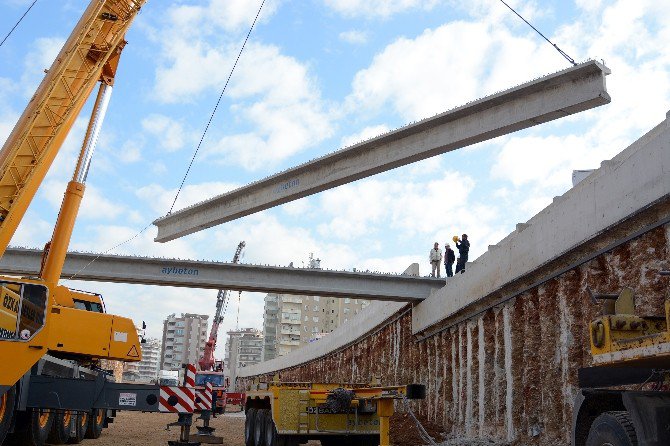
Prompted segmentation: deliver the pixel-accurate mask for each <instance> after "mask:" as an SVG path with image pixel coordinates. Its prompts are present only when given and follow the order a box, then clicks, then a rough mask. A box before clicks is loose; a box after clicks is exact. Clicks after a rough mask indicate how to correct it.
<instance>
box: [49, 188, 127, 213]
mask: <svg viewBox="0 0 670 446" xmlns="http://www.w3.org/2000/svg"><path fill="white" fill-rule="evenodd" d="M66 188H67V183H66V182H64V181H58V180H49V181H45V182H44V184H43V185H42V187H41V188H40V190H41V191H42V195H43V196H44V197H45V198H46V199H47V201H48V202H49V204H51V206H52V207H53V208H54V209H60V206H61V203H62V201H63V194H64V193H65V189H66ZM125 210H126V208H125V206H124V205H122V204H119V203H115V202H113V201H111V200H109V199H108V198H106V197H104V196H103V195H102V193H101V192H100V190H99V189H98V188H97V187H95V186H93V185H91V184H88V185H87V186H86V191H85V193H84V198H83V199H82V202H81V207H80V209H79V218H85V219H92V220H106V221H111V220H114V219H115V218H117V217H119V216H120V215H121V214H122V213H123V212H125Z"/></svg>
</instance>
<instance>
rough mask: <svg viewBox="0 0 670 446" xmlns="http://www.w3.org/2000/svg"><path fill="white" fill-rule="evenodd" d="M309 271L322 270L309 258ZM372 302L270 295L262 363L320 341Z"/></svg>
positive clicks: (264, 323) (264, 317) (265, 313)
mask: <svg viewBox="0 0 670 446" xmlns="http://www.w3.org/2000/svg"><path fill="white" fill-rule="evenodd" d="M307 267H308V268H310V269H321V260H320V259H315V258H314V255H313V254H310V255H309V261H308V264H307ZM369 303H370V301H369V300H363V299H350V298H335V297H319V296H293V295H289V294H268V295H267V296H265V311H264V314H263V336H264V340H263V361H267V360H270V359H273V358H275V357H277V356H284V355H286V354H288V353H290V352H292V351H293V350H295V349H297V348H300V347H301V346H303V345H305V344H307V343H309V342H313V341H316V340H319V339H321V338H322V337H324V336H326V335H327V334H328V333H331V332H332V331H333V330H335V329H336V328H337V327H339V326H340V325H342V324H344V323H346V322H348V321H349V319H351V317H353V316H354V315H356V314H358V312H359V311H361V310H362V309H363V308H365V307H366V306H368V304H369Z"/></svg>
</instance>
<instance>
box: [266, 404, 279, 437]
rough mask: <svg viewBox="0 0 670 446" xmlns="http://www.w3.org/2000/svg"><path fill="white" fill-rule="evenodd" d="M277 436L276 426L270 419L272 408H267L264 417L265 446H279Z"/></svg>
mask: <svg viewBox="0 0 670 446" xmlns="http://www.w3.org/2000/svg"><path fill="white" fill-rule="evenodd" d="M278 437H279V434H278V433H277V426H275V422H274V420H273V419H272V410H269V411H268V413H267V415H266V417H265V446H279V444H278V443H279V441H278V440H279V438H278Z"/></svg>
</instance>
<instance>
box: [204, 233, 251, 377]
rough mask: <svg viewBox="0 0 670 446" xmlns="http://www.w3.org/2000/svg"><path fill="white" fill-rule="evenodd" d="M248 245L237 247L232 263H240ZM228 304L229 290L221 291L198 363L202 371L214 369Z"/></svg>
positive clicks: (217, 297)
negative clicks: (215, 352) (215, 354)
mask: <svg viewBox="0 0 670 446" xmlns="http://www.w3.org/2000/svg"><path fill="white" fill-rule="evenodd" d="M245 245H246V243H245V242H244V241H241V242H240V244H239V245H237V249H236V250H235V255H234V256H233V262H232V263H239V261H240V256H241V254H242V250H243V249H244V247H245ZM227 304H228V290H219V294H218V295H217V296H216V313H215V314H214V319H213V320H212V330H211V331H210V333H209V339H208V340H207V343H206V344H205V351H204V352H203V354H202V357H201V358H200V360H199V361H198V365H199V366H200V370H213V369H214V364H215V362H216V361H215V360H214V351H215V350H216V341H217V338H218V336H219V326H220V325H221V322H223V314H224V309H225V308H226V306H227Z"/></svg>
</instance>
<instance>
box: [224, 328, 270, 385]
mask: <svg viewBox="0 0 670 446" xmlns="http://www.w3.org/2000/svg"><path fill="white" fill-rule="evenodd" d="M227 334H228V338H227V339H226V348H225V357H224V363H225V364H227V367H228V373H229V374H230V382H231V383H234V382H235V379H236V378H237V371H238V370H239V369H240V368H243V367H247V366H250V365H253V364H257V363H259V362H261V360H262V357H263V332H262V331H260V330H256V329H255V328H243V329H241V330H231V331H229V332H228V333H227Z"/></svg>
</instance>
